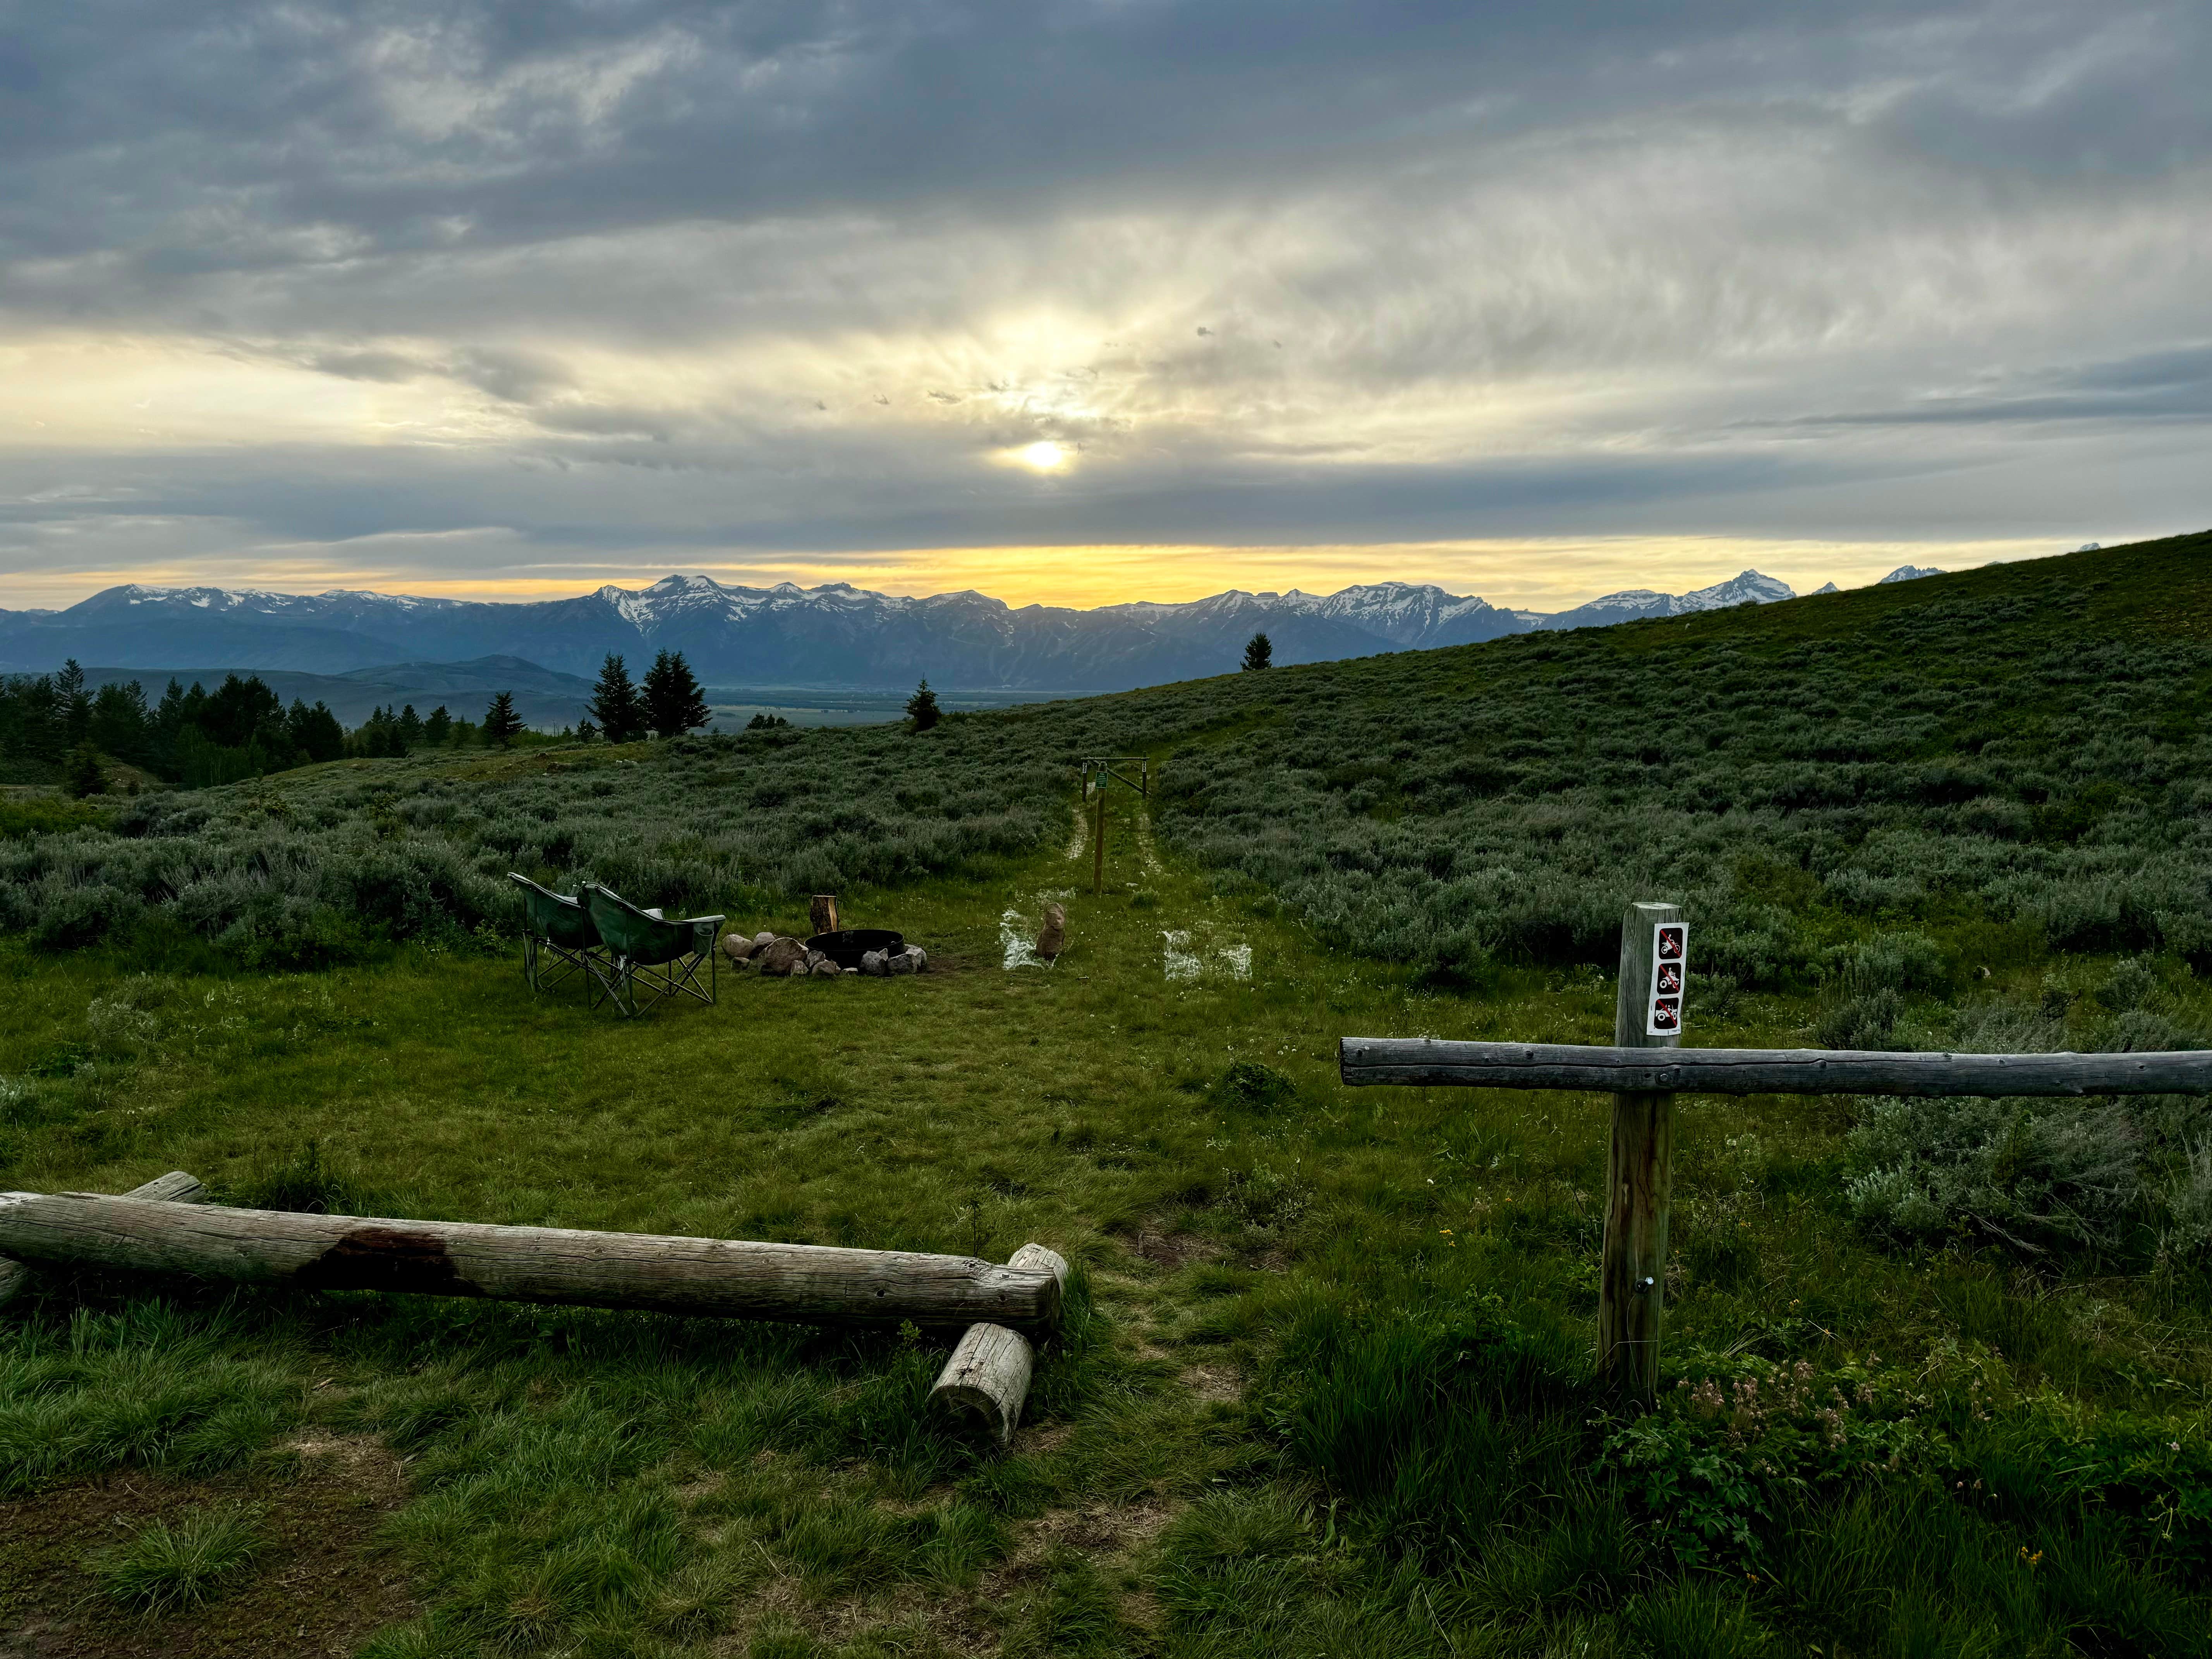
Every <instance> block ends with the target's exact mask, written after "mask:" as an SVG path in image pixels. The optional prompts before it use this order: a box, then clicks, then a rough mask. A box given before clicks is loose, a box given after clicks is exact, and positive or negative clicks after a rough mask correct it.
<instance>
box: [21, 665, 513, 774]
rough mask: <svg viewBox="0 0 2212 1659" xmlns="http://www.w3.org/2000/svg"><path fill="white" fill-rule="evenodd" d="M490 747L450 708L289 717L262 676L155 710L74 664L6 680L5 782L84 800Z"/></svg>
mask: <svg viewBox="0 0 2212 1659" xmlns="http://www.w3.org/2000/svg"><path fill="white" fill-rule="evenodd" d="M507 712H508V715H509V717H510V718H512V714H513V710H512V707H511V706H510V707H509V708H508V711H507ZM519 725H520V722H516V726H518V727H519ZM515 735H516V732H514V731H513V730H509V731H507V732H505V733H504V736H505V737H506V738H507V740H510V741H511V740H512V739H513V737H514V736H515ZM483 740H484V737H483V728H481V727H480V726H477V724H476V723H475V722H473V721H470V720H456V719H454V718H453V715H452V714H450V713H448V712H447V709H446V708H444V706H443V705H441V706H440V707H438V708H434V709H432V710H431V711H430V713H429V714H428V716H423V715H419V714H416V712H415V708H414V705H413V704H411V703H410V704H408V705H406V706H404V707H403V708H398V709H396V710H395V709H392V708H376V709H374V710H372V711H371V712H370V714H369V717H368V720H364V721H363V722H362V724H361V725H360V726H356V727H355V728H354V729H353V730H352V731H350V732H349V731H347V730H346V729H345V727H344V726H343V725H342V724H341V723H340V722H339V720H338V717H337V715H336V714H332V713H331V710H330V708H329V707H328V706H327V705H326V704H324V703H321V702H317V703H315V704H314V705H313V707H312V708H311V707H309V706H308V705H307V703H306V702H303V701H301V699H299V698H296V697H295V698H294V699H293V701H292V705H291V707H290V708H286V707H285V706H284V702H283V699H282V698H281V697H279V696H277V695H276V693H275V692H274V691H272V690H270V689H269V686H268V685H267V684H266V683H265V682H264V681H263V680H262V679H261V678H260V677H259V676H258V675H252V674H249V675H247V676H246V677H244V678H240V676H238V675H236V674H229V675H226V676H224V678H223V680H222V684H220V685H218V686H216V689H215V690H212V691H210V690H208V689H207V688H206V687H205V686H204V685H202V684H199V683H198V682H197V681H195V682H194V683H193V684H192V686H191V689H190V690H186V689H185V687H184V686H183V685H182V684H179V682H178V681H176V680H171V681H170V682H169V684H168V686H167V690H164V691H163V692H162V694H161V701H160V702H155V703H151V704H149V702H147V700H146V694H145V691H144V690H143V688H142V687H141V686H140V685H139V684H137V682H136V681H131V680H125V681H116V682H110V683H109V684H105V685H100V686H98V687H91V686H88V685H87V684H85V678H84V671H83V670H82V668H80V667H79V666H78V665H77V664H76V661H75V660H74V659H72V660H70V662H69V663H68V664H67V665H64V667H63V668H62V670H61V671H60V672H58V673H54V674H38V675H30V674H15V675H9V676H5V677H0V782H6V783H60V784H62V785H63V786H64V787H66V788H68V789H69V790H70V792H71V793H79V794H83V793H97V792H98V791H99V790H100V789H102V788H105V787H112V783H113V781H114V780H113V779H112V777H111V775H110V773H111V771H112V769H113V768H114V767H115V766H116V765H117V764H118V763H119V764H121V765H123V766H126V767H131V768H135V769H137V770H139V771H141V772H144V773H149V774H150V775H153V776H154V777H155V778H159V779H161V780H163V781H167V782H169V783H173V784H179V785H181V786H183V787H185V788H188V789H196V788H204V787H207V786H209V785H211V784H221V783H235V782H237V781H240V780H242V779H246V778H252V777H259V776H262V775H264V774H267V773H270V772H283V771H289V770H290V769H292V768H294V767H295V766H305V765H307V764H309V763H313V762H316V761H331V760H339V759H342V758H344V757H349V756H358V757H380V756H386V757H397V756H401V755H405V754H408V753H410V752H412V751H414V750H422V749H442V748H464V747H471V746H473V745H475V744H477V743H478V742H480V741H483Z"/></svg>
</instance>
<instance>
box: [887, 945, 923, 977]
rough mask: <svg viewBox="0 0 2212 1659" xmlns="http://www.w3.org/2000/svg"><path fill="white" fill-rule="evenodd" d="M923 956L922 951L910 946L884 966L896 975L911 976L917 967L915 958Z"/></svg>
mask: <svg viewBox="0 0 2212 1659" xmlns="http://www.w3.org/2000/svg"><path fill="white" fill-rule="evenodd" d="M920 955H921V951H917V950H915V948H914V947H913V946H912V945H908V946H907V948H906V949H905V950H903V951H900V952H899V953H898V954H897V955H896V956H895V957H891V959H890V961H889V962H888V963H885V964H884V965H885V966H886V967H887V968H889V969H890V971H891V972H893V973H894V974H910V973H912V972H913V971H914V970H915V966H916V963H915V957H918V956H920Z"/></svg>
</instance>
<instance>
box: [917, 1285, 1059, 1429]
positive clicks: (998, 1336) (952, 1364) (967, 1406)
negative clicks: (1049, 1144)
mask: <svg viewBox="0 0 2212 1659" xmlns="http://www.w3.org/2000/svg"><path fill="white" fill-rule="evenodd" d="M1006 1265H1007V1266H1008V1267H1022V1268H1028V1269H1030V1270H1036V1269H1040V1268H1041V1269H1043V1270H1045V1271H1047V1272H1049V1273H1051V1274H1052V1276H1053V1293H1052V1297H1051V1301H1052V1315H1053V1320H1054V1322H1057V1321H1058V1319H1059V1316H1060V1297H1061V1294H1062V1292H1063V1291H1065V1289H1066V1285H1067V1261H1066V1258H1065V1257H1063V1256H1062V1255H1060V1253H1059V1252H1058V1251H1056V1250H1048V1249H1046V1248H1045V1247H1044V1246H1043V1245H1042V1244H1024V1245H1023V1246H1022V1248H1021V1249H1018V1250H1017V1251H1015V1252H1014V1254H1013V1256H1012V1259H1011V1260H1010V1261H1008V1262H1007V1263H1006ZM1035 1367H1036V1349H1035V1348H1034V1347H1032V1346H1030V1340H1029V1339H1028V1338H1027V1337H1025V1336H1024V1335H1023V1334H1021V1333H1020V1332H1018V1331H1010V1330H1008V1329H1007V1328H1006V1327H1005V1326H1003V1325H985V1324H976V1325H970V1326H969V1328H968V1329H967V1331H966V1333H965V1334H963V1336H962V1337H961V1339H960V1342H959V1345H958V1346H957V1347H955V1348H954V1349H953V1350H952V1357H951V1358H950V1359H947V1360H946V1361H945V1369H944V1370H942V1371H940V1372H939V1373H938V1376H937V1381H936V1383H935V1384H933V1386H932V1387H931V1389H930V1390H929V1403H930V1404H931V1405H932V1406H934V1407H943V1408H945V1409H949V1410H960V1411H972V1412H974V1413H975V1414H976V1415H977V1416H978V1417H981V1419H983V1421H984V1424H985V1425H987V1427H988V1428H989V1429H990V1431H991V1433H992V1436H993V1437H994V1438H995V1439H996V1440H997V1441H998V1443H999V1444H1000V1447H1001V1448H1004V1447H1006V1446H1011V1445H1012V1443H1013V1440H1014V1431H1015V1430H1016V1429H1018V1428H1019V1427H1020V1426H1021V1422H1022V1406H1023V1404H1024V1402H1025V1401H1027V1400H1028V1399H1029V1393H1030V1372H1031V1371H1032V1370H1034V1369H1035Z"/></svg>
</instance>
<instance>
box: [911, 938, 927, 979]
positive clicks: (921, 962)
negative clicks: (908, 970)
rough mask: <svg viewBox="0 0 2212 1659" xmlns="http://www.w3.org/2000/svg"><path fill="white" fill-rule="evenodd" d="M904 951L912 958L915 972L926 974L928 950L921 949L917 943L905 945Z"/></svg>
mask: <svg viewBox="0 0 2212 1659" xmlns="http://www.w3.org/2000/svg"><path fill="white" fill-rule="evenodd" d="M906 953H907V955H908V956H910V957H913V958H914V971H915V973H917V974H926V973H927V972H928V971H929V952H928V951H925V950H923V949H922V948H921V946H920V945H908V946H907V947H906Z"/></svg>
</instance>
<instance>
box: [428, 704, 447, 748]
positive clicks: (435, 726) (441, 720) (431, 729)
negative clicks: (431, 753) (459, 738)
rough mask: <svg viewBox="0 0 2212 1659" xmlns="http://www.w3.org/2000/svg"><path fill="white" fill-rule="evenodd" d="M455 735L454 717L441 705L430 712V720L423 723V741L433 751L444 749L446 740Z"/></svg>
mask: <svg viewBox="0 0 2212 1659" xmlns="http://www.w3.org/2000/svg"><path fill="white" fill-rule="evenodd" d="M452 736H453V716H452V715H451V714H447V712H446V705H445V704H443V703H442V702H441V703H440V704H439V705H438V706H437V707H436V708H433V709H432V710H431V711H430V718H429V719H428V720H424V721H423V722H422V741H423V742H424V743H426V744H428V745H429V746H430V747H431V748H433V749H443V748H444V747H445V746H446V739H447V738H450V737H452Z"/></svg>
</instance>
